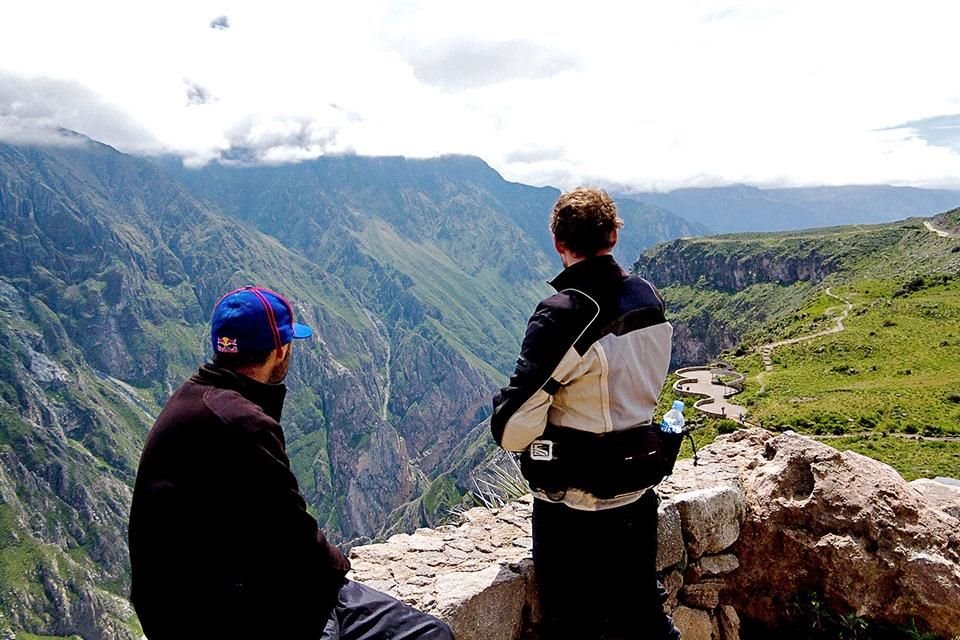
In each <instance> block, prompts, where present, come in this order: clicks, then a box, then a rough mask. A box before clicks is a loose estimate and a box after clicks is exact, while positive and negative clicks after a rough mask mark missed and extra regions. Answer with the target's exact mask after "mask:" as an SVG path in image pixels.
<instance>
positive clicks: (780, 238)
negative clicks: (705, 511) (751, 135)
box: [635, 210, 960, 478]
mask: <svg viewBox="0 0 960 640" xmlns="http://www.w3.org/2000/svg"><path fill="white" fill-rule="evenodd" d="M925 223H926V224H925ZM928 225H930V226H932V227H933V229H935V230H941V231H948V232H951V233H954V234H955V233H956V229H957V228H958V226H960V210H954V211H952V212H948V213H945V214H942V215H940V216H937V217H936V218H933V219H929V220H922V219H910V220H906V221H903V222H898V223H893V224H886V225H876V226H862V227H837V228H831V229H824V230H815V231H803V232H792V233H779V234H753V235H738V236H720V237H717V238H711V239H698V240H690V241H678V242H674V243H670V244H668V245H663V246H661V247H658V248H656V249H654V250H652V251H650V252H648V253H647V254H645V255H644V256H642V257H641V259H640V260H639V261H638V262H637V263H636V265H635V268H636V269H637V270H638V271H639V272H640V273H643V274H645V275H647V276H649V277H650V278H651V279H653V280H654V282H656V283H658V285H660V286H661V287H662V289H661V291H662V292H663V294H664V296H665V297H666V299H667V303H668V306H669V309H670V314H671V317H672V318H673V319H674V321H675V323H676V324H677V329H678V331H677V333H678V335H680V336H682V337H683V340H682V341H680V342H678V344H677V348H678V353H677V354H676V357H677V360H678V363H679V364H702V363H705V362H707V361H709V360H710V359H711V358H713V357H716V356H717V355H718V354H720V355H721V357H723V358H724V359H726V360H729V361H730V362H731V363H732V364H733V365H734V366H735V367H736V368H737V369H738V370H740V371H741V372H743V373H745V374H746V375H747V381H746V386H745V389H744V392H743V393H742V394H741V395H739V396H737V398H736V400H735V402H737V403H738V404H741V405H744V406H746V407H747V408H748V411H749V414H748V415H749V419H750V420H751V421H753V422H754V423H762V424H763V425H764V426H768V427H773V428H793V429H796V430H799V431H804V432H809V433H813V434H819V435H823V436H825V437H827V436H841V435H844V434H857V435H856V436H852V437H849V438H846V439H837V440H835V441H833V440H832V441H831V443H832V444H836V445H837V446H842V447H853V448H856V449H857V450H859V451H861V452H862V453H865V454H867V455H873V456H874V457H878V458H880V459H882V460H884V461H885V462H888V463H891V464H893V465H894V466H895V467H897V468H898V469H899V470H900V471H901V472H902V473H904V474H905V475H906V476H907V477H911V478H912V477H917V476H936V475H950V476H955V477H960V442H956V441H951V440H949V438H950V437H956V436H960V394H958V390H957V380H960V328H958V327H960V322H958V321H960V237H957V235H953V236H946V237H944V236H942V235H940V234H937V233H936V232H935V231H932V230H930V229H929V228H928ZM828 290H829V291H828ZM830 294H832V295H830ZM834 296H835V297H834ZM837 297H839V298H841V299H843V300H846V301H848V302H849V303H850V305H852V306H851V308H850V310H849V312H848V313H846V315H845V316H844V314H845V312H844V307H845V305H844V304H843V303H842V302H841V301H840V300H838V299H837ZM838 320H842V330H838V329H839V325H838V324H837V322H838ZM826 330H833V331H835V333H829V334H827V335H821V336H819V337H816V338H814V339H805V337H806V336H811V335H813V334H818V333H820V332H823V331H826ZM786 340H796V342H792V343H789V344H780V345H778V346H775V347H774V348H773V349H772V351H771V355H770V360H771V362H770V368H769V369H768V368H767V367H766V366H765V364H764V362H763V359H762V357H761V353H760V352H761V351H762V350H763V346H764V345H768V344H775V343H778V342H781V341H786ZM721 351H723V353H721ZM884 434H898V435H894V436H889V435H884ZM913 434H921V435H923V436H925V437H926V441H923V442H917V441H911V440H908V439H906V438H904V437H902V436H911V435H913ZM943 437H946V438H948V439H947V440H936V438H943ZM930 438H934V440H930Z"/></svg>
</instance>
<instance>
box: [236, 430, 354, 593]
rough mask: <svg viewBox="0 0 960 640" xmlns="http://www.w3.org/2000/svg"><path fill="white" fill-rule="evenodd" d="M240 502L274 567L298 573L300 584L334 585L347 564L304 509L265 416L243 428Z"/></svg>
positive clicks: (277, 438)
mask: <svg viewBox="0 0 960 640" xmlns="http://www.w3.org/2000/svg"><path fill="white" fill-rule="evenodd" d="M245 431H246V435H247V444H246V446H245V447H244V449H245V451H244V456H243V457H244V458H246V459H245V460H242V461H241V464H242V465H243V466H242V468H243V469H245V470H246V474H247V476H246V478H247V479H246V481H245V484H246V487H244V488H245V492H244V493H245V494H246V495H245V499H246V500H247V501H248V505H249V507H250V511H251V513H255V514H257V517H258V518H260V519H261V520H260V522H258V523H254V524H253V526H254V527H255V528H256V529H257V533H258V535H259V536H261V541H262V542H263V543H264V544H265V545H267V548H269V549H272V550H273V553H274V554H275V555H274V561H275V562H276V563H277V564H276V566H277V567H286V569H285V570H286V571H291V570H293V571H299V572H301V573H303V576H302V578H303V579H304V580H305V581H316V582H319V583H323V582H328V581H329V582H334V583H335V582H337V576H338V575H339V576H342V575H343V574H345V573H346V572H347V571H348V570H349V569H350V561H349V560H347V558H346V557H344V555H343V553H341V552H340V550H339V549H338V548H337V547H335V546H334V545H332V544H330V543H329V542H328V541H327V539H326V537H325V536H324V535H323V532H321V531H320V529H319V527H318V526H317V521H316V520H315V519H314V517H313V516H311V515H310V513H309V512H308V511H307V505H306V502H305V501H304V499H303V496H302V495H301V494H300V489H299V486H298V484H297V480H296V477H295V476H294V475H293V472H292V471H291V469H290V461H289V459H288V458H287V454H286V449H285V446H284V440H283V431H282V429H281V427H280V425H279V424H277V423H276V422H275V421H274V420H272V419H271V418H269V417H267V416H261V417H260V419H256V420H252V421H250V422H249V423H248V424H247V425H246V429H245Z"/></svg>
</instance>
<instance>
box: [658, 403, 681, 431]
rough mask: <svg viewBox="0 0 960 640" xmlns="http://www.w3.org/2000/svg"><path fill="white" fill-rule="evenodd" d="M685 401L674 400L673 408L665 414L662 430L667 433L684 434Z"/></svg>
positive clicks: (661, 425) (661, 424)
mask: <svg viewBox="0 0 960 640" xmlns="http://www.w3.org/2000/svg"><path fill="white" fill-rule="evenodd" d="M683 424H684V421H683V400H674V401H673V408H672V409H670V411H667V412H666V413H665V414H663V421H662V422H661V423H660V428H661V429H662V430H663V431H664V432H665V433H683Z"/></svg>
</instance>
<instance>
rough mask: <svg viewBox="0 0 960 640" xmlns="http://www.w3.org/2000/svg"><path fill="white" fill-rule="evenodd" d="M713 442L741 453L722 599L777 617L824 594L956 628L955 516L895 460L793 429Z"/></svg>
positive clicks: (843, 605) (837, 604)
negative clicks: (731, 564) (739, 502)
mask: <svg viewBox="0 0 960 640" xmlns="http://www.w3.org/2000/svg"><path fill="white" fill-rule="evenodd" d="M712 447H715V448H717V449H721V450H727V451H728V453H730V454H733V455H735V457H736V458H737V459H738V462H737V465H738V467H739V469H740V472H739V483H740V484H741V486H742V487H743V489H744V495H745V496H746V517H745V519H744V522H743V526H742V528H741V532H740V540H739V541H738V543H737V545H736V547H735V553H736V555H737V557H738V560H739V563H740V567H739V569H738V570H737V571H736V572H734V573H733V574H730V578H729V581H728V589H726V591H725V592H724V597H723V601H724V603H725V604H730V605H733V606H734V607H735V608H736V610H737V611H738V612H739V613H740V614H741V615H746V616H749V617H751V618H753V619H755V620H758V621H762V622H764V623H766V624H767V625H769V626H771V627H776V626H778V625H781V624H784V623H786V622H787V621H786V620H785V615H786V614H785V612H786V611H787V610H788V606H787V605H788V603H790V602H791V601H793V600H796V599H798V598H802V597H803V596H805V595H806V594H808V593H810V592H818V593H820V594H822V597H823V599H824V602H825V603H826V604H827V606H828V607H829V608H830V609H832V610H833V611H835V612H837V613H840V614H849V613H854V614H856V615H858V616H861V617H863V618H866V619H870V620H875V621H882V622H886V623H890V624H895V625H899V624H907V623H910V621H911V620H915V621H916V623H917V625H918V626H920V627H928V628H929V629H930V630H932V631H933V632H935V633H937V634H940V635H943V636H946V637H953V636H954V635H956V634H957V632H958V630H960V522H958V520H957V519H956V518H953V517H951V516H949V515H947V514H946V513H944V512H943V511H941V510H939V509H933V508H931V506H930V503H929V502H928V501H927V500H926V499H925V498H923V497H922V496H921V495H919V494H918V492H917V491H916V490H915V489H913V488H912V487H911V486H910V485H909V484H908V483H907V482H906V481H905V480H904V479H903V478H902V477H901V476H900V475H899V474H898V473H897V472H896V471H894V470H893V469H892V468H891V467H889V466H887V465H885V464H883V463H880V462H877V461H875V460H872V459H870V458H867V457H864V456H862V455H859V454H857V453H854V452H850V451H846V452H839V451H837V450H835V449H833V448H831V447H828V446H827V445H824V444H821V443H819V442H816V441H815V440H812V439H810V438H806V437H802V436H799V435H797V434H794V433H792V432H788V433H785V434H782V435H778V436H774V435H773V434H770V433H767V432H763V431H761V430H759V429H752V430H747V431H745V432H737V433H734V434H731V435H730V436H725V437H722V438H719V439H718V441H717V442H716V443H715V444H714V445H712ZM721 457H726V456H721ZM705 471H706V470H705V469H704V470H701V471H700V473H701V474H702V473H704V472H705ZM682 513H683V510H682V509H681V515H682Z"/></svg>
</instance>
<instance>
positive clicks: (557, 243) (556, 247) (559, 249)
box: [553, 236, 567, 255]
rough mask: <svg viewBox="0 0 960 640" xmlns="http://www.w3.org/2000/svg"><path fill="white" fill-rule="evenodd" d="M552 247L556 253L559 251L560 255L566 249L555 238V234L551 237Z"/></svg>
mask: <svg viewBox="0 0 960 640" xmlns="http://www.w3.org/2000/svg"><path fill="white" fill-rule="evenodd" d="M553 248H554V249H556V250H557V253H559V254H560V255H563V254H564V252H565V251H566V250H567V248H566V247H565V246H563V243H562V242H560V241H559V240H557V237H556V236H554V237H553Z"/></svg>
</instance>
